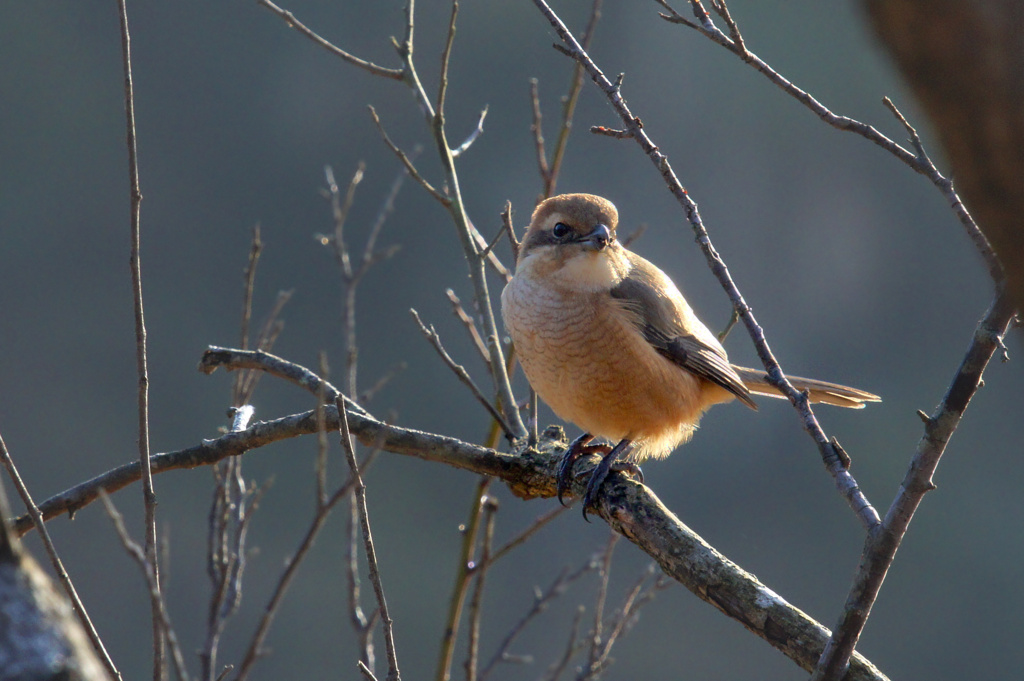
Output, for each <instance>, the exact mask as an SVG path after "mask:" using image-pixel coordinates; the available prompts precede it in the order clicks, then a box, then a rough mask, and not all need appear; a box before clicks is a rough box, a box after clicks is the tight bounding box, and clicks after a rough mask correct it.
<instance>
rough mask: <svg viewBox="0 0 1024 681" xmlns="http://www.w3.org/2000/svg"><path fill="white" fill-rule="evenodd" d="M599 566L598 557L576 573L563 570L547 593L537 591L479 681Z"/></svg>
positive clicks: (503, 660) (566, 569) (594, 557)
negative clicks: (536, 620) (531, 625)
mask: <svg viewBox="0 0 1024 681" xmlns="http://www.w3.org/2000/svg"><path fill="white" fill-rule="evenodd" d="M598 566H599V562H598V560H597V558H596V556H593V557H591V558H589V559H588V560H587V561H586V562H585V563H584V564H583V565H582V566H580V568H579V569H577V570H576V571H575V572H572V573H570V572H569V570H568V568H565V569H563V570H562V571H561V572H560V573H559V575H558V577H556V578H555V581H553V582H552V583H551V586H549V587H548V588H547V590H546V591H543V592H542V591H540V590H539V589H537V591H536V592H535V593H534V597H533V604H532V605H531V606H530V609H529V610H528V611H527V612H526V614H525V615H523V617H522V618H521V619H520V620H519V621H518V622H516V623H515V624H514V625H513V626H512V628H511V629H510V630H509V632H508V633H507V634H505V638H503V639H502V641H501V643H500V644H499V645H498V649H497V650H496V651H495V653H494V655H493V656H492V657H491V659H490V661H489V662H488V663H487V666H486V667H484V669H483V671H481V672H480V676H479V677H478V679H479V681H484V680H485V679H486V678H487V677H488V676H489V675H490V673H491V672H492V671H494V669H495V667H496V666H497V665H498V663H499V662H505V661H507V660H508V659H509V657H510V655H509V652H508V649H509V647H510V646H511V645H512V643H513V642H514V641H515V640H516V639H517V638H518V637H519V635H520V634H521V633H522V632H523V630H524V629H525V628H526V626H527V625H528V624H529V623H530V622H531V621H533V620H534V618H536V617H537V616H538V615H540V614H541V613H543V612H544V611H545V610H547V608H548V606H549V605H551V603H552V602H553V601H555V600H556V599H558V598H559V597H560V596H562V595H563V594H564V593H565V591H566V590H567V589H568V588H569V587H570V586H571V585H572V584H573V583H574V582H576V581H577V580H578V579H579V578H580V577H582V576H584V575H586V574H588V573H590V572H593V571H594V570H596V569H597V568H598Z"/></svg>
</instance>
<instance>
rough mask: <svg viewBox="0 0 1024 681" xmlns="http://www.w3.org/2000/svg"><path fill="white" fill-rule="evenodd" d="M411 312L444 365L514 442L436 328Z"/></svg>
mask: <svg viewBox="0 0 1024 681" xmlns="http://www.w3.org/2000/svg"><path fill="white" fill-rule="evenodd" d="M409 312H411V313H412V316H413V319H415V320H416V323H417V324H418V325H419V327H420V331H422V332H423V335H424V336H426V338H427V340H428V341H430V344H431V345H432V346H433V347H434V350H436V351H437V354H438V355H440V356H441V359H442V360H444V363H445V364H447V365H448V368H449V369H451V370H452V371H453V372H454V373H455V375H456V376H457V377H458V379H459V380H460V381H462V383H463V384H464V385H465V386H466V387H467V388H469V391H470V392H471V393H473V397H475V398H476V400H477V402H479V403H480V404H482V405H483V406H484V408H485V409H486V410H487V413H488V414H490V415H491V418H493V419H494V420H495V421H497V422H498V424H499V425H500V426H501V429H502V430H503V431H504V432H505V438H506V439H508V441H509V442H511V441H512V440H514V439H515V435H514V434H513V432H512V429H511V428H510V427H509V425H508V423H506V422H505V418H504V417H503V416H502V415H501V412H499V411H498V410H497V408H496V407H495V406H494V405H493V404H491V403H490V402H489V401H488V400H487V398H486V397H484V395H483V393H481V392H480V389H479V388H477V387H476V383H474V382H473V379H472V378H470V376H469V372H467V371H466V368H465V367H463V366H462V365H461V364H458V363H457V362H456V361H455V360H454V359H452V358H451V355H449V354H448V352H447V351H446V350H445V349H444V346H443V345H441V338H440V336H438V335H437V331H435V330H434V327H433V326H431V327H429V328H428V327H427V326H426V325H425V324H424V323H423V321H422V320H421V319H420V315H419V313H417V312H416V310H409Z"/></svg>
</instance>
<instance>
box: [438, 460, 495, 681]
mask: <svg viewBox="0 0 1024 681" xmlns="http://www.w3.org/2000/svg"><path fill="white" fill-rule="evenodd" d="M490 484H491V480H490V478H487V477H482V478H480V481H479V482H478V483H477V485H476V487H475V488H473V503H472V505H471V506H470V509H469V519H468V520H467V522H466V524H465V525H462V526H460V527H459V531H460V532H462V546H461V548H460V549H459V562H458V567H457V568H456V570H455V584H454V585H453V586H452V594H451V596H449V598H448V614H447V616H446V617H445V626H444V633H443V634H442V636H441V650H440V652H439V654H438V656H437V670H436V671H435V672H434V680H435V681H448V679H450V678H451V670H452V657H453V655H454V654H455V639H456V638H457V637H458V635H459V624H460V622H461V620H462V606H463V604H464V603H465V602H466V592H467V591H468V590H469V581H470V578H471V577H472V574H473V569H472V568H473V565H472V563H473V555H474V554H475V552H476V537H477V533H478V532H479V529H480V520H481V518H482V516H483V509H484V504H485V502H486V501H487V490H488V488H489V487H490Z"/></svg>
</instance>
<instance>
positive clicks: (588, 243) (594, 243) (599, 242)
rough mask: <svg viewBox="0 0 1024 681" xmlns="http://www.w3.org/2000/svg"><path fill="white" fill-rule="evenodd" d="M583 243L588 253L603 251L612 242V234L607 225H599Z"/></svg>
mask: <svg viewBox="0 0 1024 681" xmlns="http://www.w3.org/2000/svg"><path fill="white" fill-rule="evenodd" d="M581 242H582V243H583V247H584V248H586V249H587V250H588V251H602V250H604V248H605V246H607V245H608V244H610V243H611V242H612V233H611V231H610V230H609V229H608V227H607V226H606V225H601V224H598V225H597V226H595V227H594V229H593V230H592V231H591V232H590V234H588V235H587V236H585V237H583V239H581Z"/></svg>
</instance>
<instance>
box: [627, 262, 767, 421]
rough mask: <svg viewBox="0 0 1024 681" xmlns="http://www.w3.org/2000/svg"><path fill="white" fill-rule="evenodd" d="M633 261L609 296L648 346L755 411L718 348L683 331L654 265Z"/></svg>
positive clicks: (745, 391) (677, 312) (740, 381)
mask: <svg viewBox="0 0 1024 681" xmlns="http://www.w3.org/2000/svg"><path fill="white" fill-rule="evenodd" d="M631 260H632V259H631ZM636 260H639V262H637V261H634V262H633V265H634V267H633V270H632V271H631V272H630V274H629V276H628V277H626V278H625V279H623V281H622V283H620V284H619V285H618V286H616V287H615V288H613V289H612V290H611V295H612V297H613V298H615V299H617V300H618V301H619V304H620V305H622V306H623V308H624V309H626V310H628V311H629V312H631V313H632V314H633V318H634V323H635V324H636V326H637V328H638V329H639V330H640V332H641V333H643V335H644V338H646V339H647V342H648V343H650V344H651V345H652V346H653V347H654V348H655V349H656V350H657V351H658V352H659V353H661V354H662V355H663V356H664V357H666V358H667V359H669V360H670V361H672V362H674V363H675V364H678V365H679V366H680V367H682V368H683V369H686V370H687V371H689V372H691V373H693V374H695V375H697V376H700V377H701V378H703V379H705V380H707V381H710V382H712V383H714V384H715V385H718V386H721V387H722V388H725V389H726V390H728V391H729V392H730V393H732V394H733V395H735V396H736V397H737V398H738V399H739V400H740V401H741V402H743V403H744V404H745V405H747V406H748V407H750V408H751V409H757V405H756V404H755V403H754V401H753V400H752V399H751V398H750V391H749V390H747V387H746V386H745V385H744V384H743V380H742V379H741V378H740V377H739V375H738V374H737V373H736V372H735V371H734V370H733V368H732V365H731V364H730V363H729V359H728V357H726V356H725V354H724V353H723V351H722V350H721V349H720V348H717V347H713V346H711V345H708V344H707V343H705V342H704V341H702V340H701V339H700V338H698V337H696V336H694V335H692V334H691V333H688V332H687V330H686V329H684V328H683V327H682V325H681V324H680V322H679V318H680V316H681V315H680V313H679V311H678V310H677V309H676V307H675V303H674V302H673V300H672V299H671V298H670V297H669V296H667V295H665V293H664V292H663V289H664V286H665V284H664V283H663V282H659V281H658V276H657V274H656V272H657V270H655V272H650V271H649V269H654V266H653V265H650V264H649V263H647V261H644V260H640V259H639V258H637V259H636Z"/></svg>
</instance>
